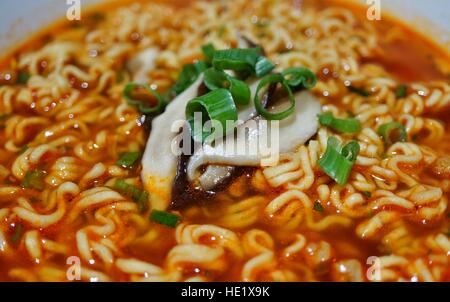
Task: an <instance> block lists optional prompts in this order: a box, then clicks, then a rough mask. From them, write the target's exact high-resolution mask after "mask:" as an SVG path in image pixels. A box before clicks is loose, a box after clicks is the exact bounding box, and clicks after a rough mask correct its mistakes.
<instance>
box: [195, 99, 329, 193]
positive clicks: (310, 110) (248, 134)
mask: <svg viewBox="0 0 450 302" xmlns="http://www.w3.org/2000/svg"><path fill="white" fill-rule="evenodd" d="M295 98H296V101H297V106H296V110H295V114H292V115H291V116H290V117H289V118H287V119H285V120H283V121H281V122H280V124H279V136H278V139H279V150H272V151H273V152H279V153H286V152H289V151H292V150H294V149H295V148H296V147H298V146H299V145H301V144H303V143H305V142H306V141H307V140H308V139H310V138H311V137H312V136H313V135H314V134H315V133H316V132H317V129H318V127H319V126H318V121H317V118H316V117H317V114H319V113H320V110H321V106H320V103H319V102H318V101H317V99H316V98H315V97H314V96H313V95H312V94H311V93H309V92H307V91H303V92H299V93H297V94H296V95H295ZM262 121H263V120H261V119H259V118H255V119H251V120H249V121H247V122H246V123H244V124H243V125H241V126H240V127H239V128H240V129H239V128H238V131H237V135H236V136H235V135H234V133H232V134H230V135H228V136H227V137H226V138H225V139H224V140H223V141H221V142H219V143H216V144H215V145H214V146H211V145H204V146H202V148H200V149H199V150H197V151H196V152H195V153H194V155H192V157H191V158H190V159H189V162H188V165H187V177H188V179H189V181H191V182H193V183H197V185H200V186H201V187H202V188H203V189H204V190H211V189H212V188H213V187H214V186H215V185H217V184H219V183H221V182H222V181H223V180H224V179H225V178H227V177H229V174H230V168H229V166H252V167H257V166H260V165H261V162H262V160H264V158H266V157H267V154H263V153H262V152H260V150H259V149H258V148H259V146H260V144H259V142H260V140H261V139H262V136H268V135H269V133H270V131H272V130H273V129H272V128H271V124H270V123H267V126H268V127H267V128H265V125H264V124H261V122H262ZM244 129H246V130H247V131H243V130H244ZM240 130H242V131H240ZM230 140H233V141H234V146H240V147H241V148H244V147H245V150H247V151H246V152H244V153H243V152H238V151H237V150H236V149H232V150H230V149H227V147H226V145H227V142H229V141H230ZM273 147H275V148H276V146H273ZM241 150H243V149H241ZM205 166H206V169H205V172H203V173H201V168H203V167H205Z"/></svg>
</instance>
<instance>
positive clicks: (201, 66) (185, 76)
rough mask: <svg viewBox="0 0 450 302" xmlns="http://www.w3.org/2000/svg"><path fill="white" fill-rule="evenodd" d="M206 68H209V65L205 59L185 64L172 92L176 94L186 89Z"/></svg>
mask: <svg viewBox="0 0 450 302" xmlns="http://www.w3.org/2000/svg"><path fill="white" fill-rule="evenodd" d="M206 68H208V65H207V64H206V63H205V62H204V61H198V62H196V63H194V64H186V65H184V66H183V69H182V70H181V73H180V75H179V76H178V80H177V81H176V83H175V85H174V86H173V87H172V89H171V91H172V93H173V94H174V95H175V96H176V95H179V94H180V93H182V92H183V91H185V90H186V89H187V88H188V87H189V86H191V85H192V84H193V83H194V82H195V81H196V80H197V79H198V77H199V76H200V74H201V73H202V72H203V71H205V70H206Z"/></svg>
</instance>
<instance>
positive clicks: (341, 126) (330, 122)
mask: <svg viewBox="0 0 450 302" xmlns="http://www.w3.org/2000/svg"><path fill="white" fill-rule="evenodd" d="M319 123H320V124H321V125H323V126H326V127H329V128H331V129H333V130H335V131H337V132H339V133H349V134H350V133H357V132H359V131H360V130H361V123H360V121H359V120H357V119H356V118H347V119H338V118H335V117H334V115H333V113H331V112H325V113H322V114H319Z"/></svg>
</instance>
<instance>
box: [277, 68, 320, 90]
mask: <svg viewBox="0 0 450 302" xmlns="http://www.w3.org/2000/svg"><path fill="white" fill-rule="evenodd" d="M282 75H283V76H284V78H285V79H286V82H287V84H288V85H289V86H290V87H292V88H294V89H301V88H306V89H311V88H313V87H314V86H316V84H317V77H316V75H315V74H314V73H313V72H312V71H311V70H309V69H308V68H305V67H291V68H287V69H285V70H284V71H283V72H282Z"/></svg>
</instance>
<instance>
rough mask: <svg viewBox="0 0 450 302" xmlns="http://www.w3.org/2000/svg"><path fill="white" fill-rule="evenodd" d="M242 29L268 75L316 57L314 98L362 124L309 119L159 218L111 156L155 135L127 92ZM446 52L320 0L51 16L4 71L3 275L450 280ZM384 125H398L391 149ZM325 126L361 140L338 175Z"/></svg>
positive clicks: (132, 171)
mask: <svg viewBox="0 0 450 302" xmlns="http://www.w3.org/2000/svg"><path fill="white" fill-rule="evenodd" d="M181 3H183V4H181ZM240 37H241V38H242V37H245V38H246V39H247V40H248V41H252V43H254V44H255V45H260V46H261V47H262V49H263V50H264V54H265V56H266V57H267V58H268V59H269V60H271V61H272V62H274V63H275V65H276V70H279V71H281V70H284V69H286V68H290V67H304V68H308V69H309V70H311V71H312V72H313V73H314V74H315V75H316V76H317V84H316V85H315V87H313V88H311V89H310V90H309V92H308V93H309V94H311V95H312V96H313V97H314V99H316V100H317V102H318V103H320V111H321V112H331V113H332V114H333V116H334V117H336V118H341V119H347V118H354V119H357V120H358V121H359V123H360V131H358V132H355V133H339V132H336V131H334V130H333V129H332V128H330V127H327V126H326V125H323V124H320V125H319V126H318V129H317V131H315V132H314V134H313V135H311V138H309V139H307V140H306V141H305V142H304V143H303V144H300V145H298V146H297V148H295V150H292V151H291V152H285V153H283V154H281V155H280V160H279V162H278V164H277V165H275V166H268V167H254V168H252V169H249V170H245V171H244V172H243V173H241V175H238V176H236V177H234V178H233V180H232V181H231V183H229V184H228V185H227V186H226V187H225V188H222V190H221V191H220V192H217V194H215V196H214V198H212V199H207V200H205V201H203V202H199V203H196V202H193V203H192V204H189V205H187V206H182V207H179V208H177V209H176V210H171V209H168V208H167V207H165V208H159V210H164V211H170V212H171V214H173V215H176V217H178V218H179V219H180V222H179V223H178V224H176V225H174V227H173V228H171V227H168V226H167V225H162V224H158V223H156V222H155V221H154V220H152V219H149V216H150V213H151V212H152V211H153V210H154V208H156V206H155V204H154V203H153V201H152V202H150V203H147V200H153V199H152V198H153V197H154V196H155V195H157V192H153V191H152V190H151V189H148V188H147V186H146V185H145V184H144V183H143V180H142V178H141V175H142V169H143V168H142V165H141V164H140V163H139V161H138V162H137V163H136V164H134V165H133V166H132V167H131V168H130V167H125V166H123V165H118V164H117V161H118V159H119V158H121V157H122V156H123V154H124V153H127V152H128V153H130V152H139V153H140V154H142V153H143V152H144V150H145V148H146V144H147V140H148V137H149V135H150V137H152V130H153V129H149V128H151V127H149V125H150V122H151V121H149V120H150V117H149V116H148V115H147V116H145V115H143V114H142V113H140V112H139V110H138V109H137V108H136V107H135V106H133V105H131V104H130V103H129V102H127V100H126V98H125V97H124V95H123V91H124V88H125V87H126V85H127V84H128V83H130V82H139V81H140V82H143V83H148V84H150V85H151V87H152V89H156V90H157V91H159V92H161V93H163V92H165V91H167V90H169V89H170V88H171V87H172V85H173V84H174V83H175V81H176V80H177V78H178V76H179V74H180V71H181V69H182V68H183V66H184V65H185V64H189V63H195V62H197V61H198V60H203V54H202V50H201V49H202V46H203V45H206V44H207V43H211V44H212V45H214V47H215V49H230V48H237V47H239V45H240V43H241V42H242V41H240V39H241V38H240ZM148 58H152V59H148ZM449 65H450V60H449V57H448V54H446V53H445V52H444V51H443V50H441V49H439V48H438V47H436V46H435V45H433V44H432V43H431V42H429V41H428V40H427V39H426V38H424V37H422V36H419V35H418V34H416V33H415V32H413V31H412V30H411V29H408V28H406V27H405V26H403V25H401V24H399V23H396V21H394V20H390V19H388V18H386V19H385V18H384V16H383V21H374V22H371V21H368V20H367V19H366V15H365V10H362V9H361V8H359V7H357V6H353V5H347V4H341V3H339V2H332V1H314V2H312V1H306V2H305V3H303V2H302V1H288V0H280V1H273V0H263V1H245V0H232V1H188V2H186V1H178V2H174V1H153V2H152V1H148V2H133V3H131V2H129V1H127V2H124V3H123V4H122V5H118V6H114V7H113V8H110V9H106V8H105V7H102V8H97V9H96V10H95V11H91V12H90V13H89V14H83V19H82V21H72V22H69V21H65V22H60V23H58V25H55V26H54V27H51V28H50V29H48V30H46V31H45V32H44V33H43V34H41V35H39V36H38V37H36V38H34V39H33V40H32V42H29V43H27V44H25V45H23V46H22V47H20V48H18V49H17V50H16V51H15V52H14V53H13V54H12V55H10V56H8V57H6V58H5V59H4V60H3V61H2V64H1V68H0V114H1V115H0V124H1V130H0V140H1V142H2V145H1V148H0V182H1V183H0V280H2V281H68V280H73V279H71V276H72V275H73V276H75V277H76V278H75V279H79V280H82V281H450V263H449V261H450V258H449V255H450V239H449V235H450V234H449V231H450V224H449V222H450V221H449V219H450V216H449V210H448V198H449V191H450V123H449V119H448V116H449V113H450V82H449V77H448V75H449V74H450V68H449ZM298 103H299V104H297V105H298V106H302V105H301V104H302V101H301V100H300V101H299V102H298ZM182 110H183V112H184V108H182ZM312 118H314V119H315V118H316V116H315V115H313V116H312ZM392 122H396V123H399V124H400V125H401V127H402V129H405V135H406V137H404V139H401V140H395V141H393V142H391V143H390V144H387V143H386V141H385V140H384V137H383V136H382V135H380V132H379V128H380V126H382V125H386V124H389V123H392ZM397 125H398V124H397ZM398 127H400V126H398ZM155 135H156V134H155ZM330 137H335V138H336V139H338V141H339V142H343V143H348V142H350V141H354V142H356V143H357V144H358V145H359V154H358V156H357V158H356V159H355V162H354V165H353V168H352V170H351V173H350V175H349V178H348V180H347V181H346V182H345V183H344V184H338V183H337V182H336V181H335V180H334V179H333V178H332V177H330V176H328V175H327V174H326V173H324V171H323V169H322V168H321V164H320V159H321V158H323V157H324V154H325V152H326V151H327V147H328V144H329V142H330V141H329V139H330ZM164 139H165V138H164V137H159V138H158V140H161V141H162V140H164ZM282 143H283V142H281V144H282ZM163 164H164V163H163ZM119 180H120V181H121V182H119V184H121V185H122V189H121V188H120V187H118V186H117V182H118V181H119ZM144 182H145V180H144ZM127 188H128V189H129V188H133V190H134V191H133V192H140V193H141V195H139V198H138V199H139V200H140V201H144V204H142V203H141V204H140V203H139V202H136V198H134V197H135V194H131V195H130V194H128V193H129V192H128V191H127V190H128V189H127ZM136 188H137V190H136ZM144 190H146V191H144ZM142 193H146V194H148V195H146V194H143V195H142ZM142 196H143V197H142ZM141 197H142V198H143V199H142V198H141ZM163 213H164V212H163ZM74 265H75V266H76V265H79V269H80V270H79V272H78V275H77V274H74V271H73V268H74Z"/></svg>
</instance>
